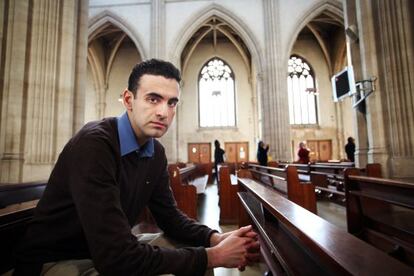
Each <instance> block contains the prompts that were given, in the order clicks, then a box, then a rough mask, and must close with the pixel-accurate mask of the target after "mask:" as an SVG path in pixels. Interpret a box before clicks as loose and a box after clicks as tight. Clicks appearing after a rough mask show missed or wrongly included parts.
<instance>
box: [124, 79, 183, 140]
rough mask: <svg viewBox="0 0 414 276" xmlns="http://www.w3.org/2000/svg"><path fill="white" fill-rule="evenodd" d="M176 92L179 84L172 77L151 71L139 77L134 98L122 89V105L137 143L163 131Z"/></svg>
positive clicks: (165, 130)
mask: <svg viewBox="0 0 414 276" xmlns="http://www.w3.org/2000/svg"><path fill="white" fill-rule="evenodd" d="M179 94H180V89H179V84H178V82H177V81H176V80H175V79H167V78H165V77H163V76H154V75H143V76H142V77H141V79H140V80H139V86H138V91H137V94H136V96H135V98H134V96H133V94H132V92H131V91H129V90H125V91H124V94H123V101H124V105H125V107H126V109H127V112H128V117H129V120H130V122H131V125H132V129H133V130H134V132H135V135H136V137H137V140H138V144H139V145H143V144H144V143H145V142H146V141H148V139H149V138H151V137H154V138H159V137H161V136H163V135H164V133H166V132H167V129H168V127H169V126H170V124H171V123H172V120H173V118H174V115H175V111H176V105H177V103H178V98H179Z"/></svg>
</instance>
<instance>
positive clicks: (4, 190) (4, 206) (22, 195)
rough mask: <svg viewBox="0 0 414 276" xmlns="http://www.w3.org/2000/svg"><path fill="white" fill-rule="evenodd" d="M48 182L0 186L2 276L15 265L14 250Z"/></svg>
mask: <svg viewBox="0 0 414 276" xmlns="http://www.w3.org/2000/svg"><path fill="white" fill-rule="evenodd" d="M45 187H46V181H42V182H31V183H19V184H1V185H0V260H1V262H0V274H1V273H4V272H6V271H8V270H9V269H11V268H12V267H13V265H14V261H13V256H12V253H13V248H14V247H15V246H16V244H17V243H18V241H19V240H20V239H21V237H22V236H23V234H24V233H25V231H26V228H27V224H28V223H29V221H30V220H31V219H32V217H33V212H34V208H35V207H36V205H37V202H38V201H39V198H40V197H41V196H42V194H43V191H44V189H45Z"/></svg>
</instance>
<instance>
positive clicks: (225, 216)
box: [219, 163, 240, 224]
mask: <svg viewBox="0 0 414 276" xmlns="http://www.w3.org/2000/svg"><path fill="white" fill-rule="evenodd" d="M236 166H237V164H234V163H232V164H225V165H222V166H220V168H219V206H220V220H219V223H220V224H237V223H238V211H239V205H240V202H239V199H238V197H237V192H238V186H237V184H238V183H237V177H236V170H237V168H236Z"/></svg>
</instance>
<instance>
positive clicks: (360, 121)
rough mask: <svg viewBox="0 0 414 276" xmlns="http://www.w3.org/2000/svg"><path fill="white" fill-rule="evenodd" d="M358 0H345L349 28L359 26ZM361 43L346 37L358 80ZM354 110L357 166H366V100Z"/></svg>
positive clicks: (349, 62)
mask: <svg viewBox="0 0 414 276" xmlns="http://www.w3.org/2000/svg"><path fill="white" fill-rule="evenodd" d="M356 1H358V0H346V1H344V19H345V28H348V27H349V26H351V25H354V26H358V21H357V4H356ZM358 27H359V26H358ZM359 43H360V41H359V40H358V41H352V40H351V39H350V38H349V37H348V36H347V37H346V44H347V45H346V47H347V63H348V64H347V65H348V66H350V65H352V66H353V70H354V75H355V80H356V81H358V80H362V79H363V75H362V65H361V63H362V62H363V61H361V52H360V51H361V49H360V44H359ZM353 110H354V112H353V118H352V119H353V123H354V124H353V125H354V133H355V134H356V137H355V140H356V141H355V142H356V151H355V163H356V166H357V167H365V165H366V164H367V162H368V159H367V153H368V129H367V120H366V115H365V110H366V106H365V102H363V103H361V104H360V105H359V108H354V109H353Z"/></svg>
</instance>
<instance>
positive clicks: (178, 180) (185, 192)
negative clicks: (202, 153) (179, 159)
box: [168, 164, 208, 219]
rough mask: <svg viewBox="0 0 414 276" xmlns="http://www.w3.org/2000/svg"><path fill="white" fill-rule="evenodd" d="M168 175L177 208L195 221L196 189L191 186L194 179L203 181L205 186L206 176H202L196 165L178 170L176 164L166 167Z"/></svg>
mask: <svg viewBox="0 0 414 276" xmlns="http://www.w3.org/2000/svg"><path fill="white" fill-rule="evenodd" d="M168 173H169V175H170V185H171V189H172V191H173V194H174V198H175V200H176V202H177V206H178V208H179V209H180V210H181V211H183V212H184V213H185V214H186V215H187V216H188V217H190V218H192V219H197V187H196V186H195V185H191V183H193V184H196V183H194V180H195V179H201V178H202V179H203V181H204V183H201V185H204V189H205V185H207V179H208V176H206V175H203V173H204V171H203V170H201V172H200V170H199V169H198V166H197V165H194V164H192V165H189V166H187V167H183V168H180V167H179V166H178V165H177V164H170V165H168Z"/></svg>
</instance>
